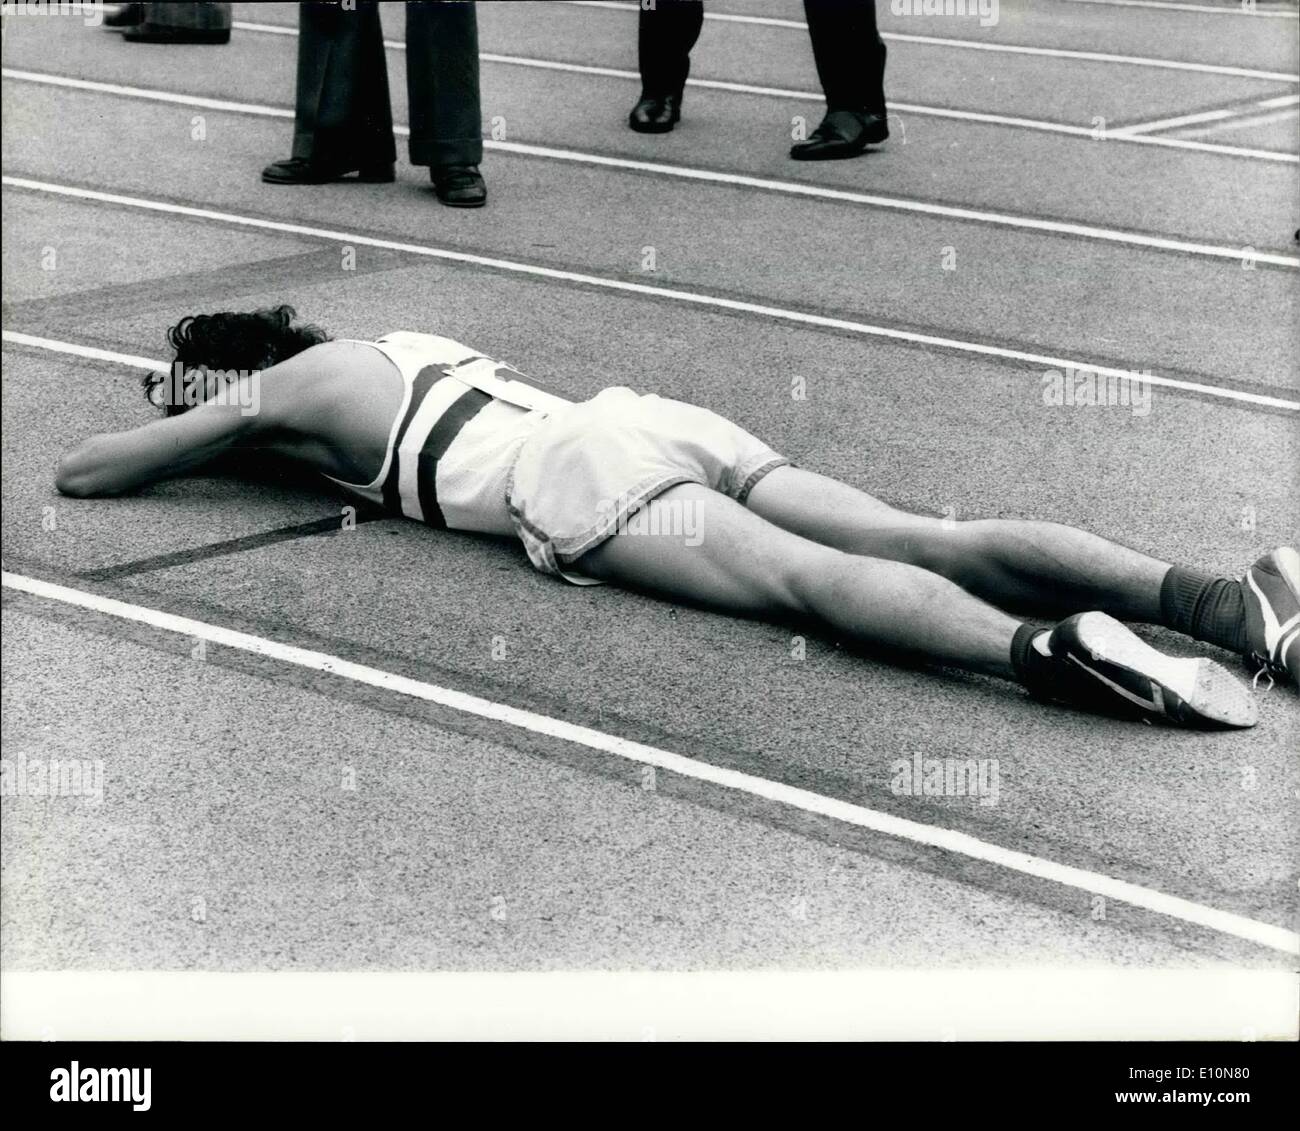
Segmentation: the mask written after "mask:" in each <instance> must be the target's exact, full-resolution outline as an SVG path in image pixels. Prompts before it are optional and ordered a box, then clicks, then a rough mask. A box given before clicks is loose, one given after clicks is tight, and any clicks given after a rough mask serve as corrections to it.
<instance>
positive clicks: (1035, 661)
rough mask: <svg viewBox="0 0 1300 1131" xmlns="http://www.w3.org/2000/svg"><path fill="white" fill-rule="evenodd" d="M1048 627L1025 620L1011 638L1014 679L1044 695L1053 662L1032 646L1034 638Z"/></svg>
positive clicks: (1051, 674) (1051, 672) (1050, 678)
mask: <svg viewBox="0 0 1300 1131" xmlns="http://www.w3.org/2000/svg"><path fill="white" fill-rule="evenodd" d="M1049 631H1050V629H1046V628H1042V627H1041V626H1039V625H1036V624H1029V623H1028V622H1026V623H1025V624H1022V625H1021V626H1020V627H1019V628H1018V629H1016V634H1015V636H1013V637H1012V638H1011V666H1012V668H1014V669H1015V673H1016V679H1018V680H1019V681H1020V682H1021V684H1022V685H1023V686H1024V687H1026V688H1028V689H1029V690H1030V691H1031V692H1033V693H1034V694H1035V695H1045V694H1047V692H1048V688H1049V685H1050V684H1051V683H1052V676H1053V671H1054V668H1055V663H1054V661H1053V660H1052V657H1050V656H1044V655H1043V654H1042V653H1041V652H1040V651H1039V650H1038V649H1037V648H1035V647H1034V640H1035V639H1036V638H1037V637H1038V636H1040V635H1041V634H1043V633H1045V632H1049Z"/></svg>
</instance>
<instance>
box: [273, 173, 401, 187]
mask: <svg viewBox="0 0 1300 1131" xmlns="http://www.w3.org/2000/svg"><path fill="white" fill-rule="evenodd" d="M395 180H397V177H396V176H395V175H393V176H384V175H379V176H376V175H374V174H370V175H365V176H363V175H362V174H360V173H358V174H357V175H356V176H352V175H351V174H350V173H343V174H341V175H340V176H337V177H324V178H322V179H321V180H298V179H297V178H291V177H268V176H267V175H266V174H265V173H263V174H262V183H263V184H268V185H391V184H392V183H393V182H394V181H395Z"/></svg>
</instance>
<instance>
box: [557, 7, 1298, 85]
mask: <svg viewBox="0 0 1300 1131" xmlns="http://www.w3.org/2000/svg"><path fill="white" fill-rule="evenodd" d="M558 2H559V3H562V4H572V5H575V6H576V7H580V8H608V9H611V10H615V11H622V12H635V11H637V5H636V4H626V3H621V2H620V0H558ZM704 18H705V19H706V20H722V21H725V22H727V23H737V24H759V25H762V26H765V27H784V28H799V29H803V30H806V29H807V27H808V25H807V24H806V23H804V22H803V21H802V20H782V19H775V18H773V17H770V16H740V15H732V14H726V13H722V12H710V11H709V10H708V9H707V8H706V9H705V12H704ZM880 36H881V38H882V39H885V40H896V41H897V42H899V43H920V44H924V45H927V46H931V47H958V48H963V49H965V50H968V51H998V52H1005V53H1007V54H1011V55H1039V56H1045V57H1047V58H1051V59H1078V60H1081V61H1083V62H1088V63H1124V64H1127V65H1130V66H1135V67H1157V68H1161V69H1163V70H1171V71H1196V72H1198V73H1200V74H1204V75H1233V76H1235V77H1237V78H1247V79H1267V80H1268V81H1270V82H1294V83H1300V75H1293V74H1289V73H1287V72H1286V71H1257V70H1254V69H1252V68H1250V67H1229V66H1224V65H1223V64H1219V63H1190V62H1187V61H1185V60H1182V59H1154V58H1151V57H1149V56H1145V55H1112V54H1109V53H1107V52H1104V51H1070V50H1068V49H1066V48H1064V47H1029V46H1026V45H1024V44H1019V43H983V42H980V41H979V40H974V39H949V38H945V37H942V36H936V35H912V34H910V33H908V34H904V33H903V32H897V31H884V32H881V33H880Z"/></svg>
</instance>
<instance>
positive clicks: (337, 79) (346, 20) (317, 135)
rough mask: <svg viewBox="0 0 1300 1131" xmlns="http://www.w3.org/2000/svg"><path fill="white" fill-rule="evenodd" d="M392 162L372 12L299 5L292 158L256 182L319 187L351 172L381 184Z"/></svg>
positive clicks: (384, 75) (364, 5)
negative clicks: (316, 185)
mask: <svg viewBox="0 0 1300 1131" xmlns="http://www.w3.org/2000/svg"><path fill="white" fill-rule="evenodd" d="M396 158H397V149H396V147H395V146H394V144H393V119H392V109H391V107H390V106H389V101H388V66H387V61H386V59H385V58H384V35H383V29H382V27H381V26H380V22H379V8H378V5H377V4H375V3H374V2H373V0H362V2H361V3H360V4H358V5H357V6H356V8H354V9H347V8H343V7H341V6H339V5H338V4H325V3H310V2H309V3H303V4H299V5H298V80H297V98H296V104H295V114H294V131H293V155H292V156H291V157H290V158H289V160H287V161H277V162H275V163H274V164H272V165H268V166H267V167H266V168H265V169H264V170H263V171H262V179H263V180H264V181H267V182H268V183H271V184H322V183H324V182H326V181H335V180H339V179H341V178H343V177H345V176H347V175H348V174H349V173H352V172H356V173H357V174H358V177H357V179H358V180H362V181H368V182H388V181H391V180H393V163H394V161H395V160H396Z"/></svg>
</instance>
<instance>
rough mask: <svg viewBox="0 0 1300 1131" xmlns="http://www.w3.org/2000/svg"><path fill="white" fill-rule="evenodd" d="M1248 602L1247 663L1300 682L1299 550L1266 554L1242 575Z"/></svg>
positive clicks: (1242, 588) (1286, 548)
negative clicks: (1297, 551)
mask: <svg viewBox="0 0 1300 1131" xmlns="http://www.w3.org/2000/svg"><path fill="white" fill-rule="evenodd" d="M1241 596H1242V599H1243V600H1244V601H1245V602H1246V640H1247V642H1248V647H1249V649H1250V651H1248V652H1247V653H1246V663H1247V664H1248V665H1249V666H1250V667H1251V669H1252V670H1254V671H1256V672H1259V671H1266V672H1267V673H1268V674H1269V676H1271V677H1272V678H1274V679H1279V680H1285V681H1287V682H1289V683H1293V684H1294V683H1297V682H1300V554H1297V553H1296V552H1295V550H1294V549H1292V548H1291V547H1290V546H1282V547H1281V548H1279V549H1276V550H1274V551H1272V552H1271V553H1268V554H1265V555H1264V556H1263V557H1262V558H1260V559H1259V561H1257V562H1256V563H1255V564H1254V565H1253V566H1251V567H1250V569H1248V570H1246V573H1245V576H1244V577H1242V579H1241Z"/></svg>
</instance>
